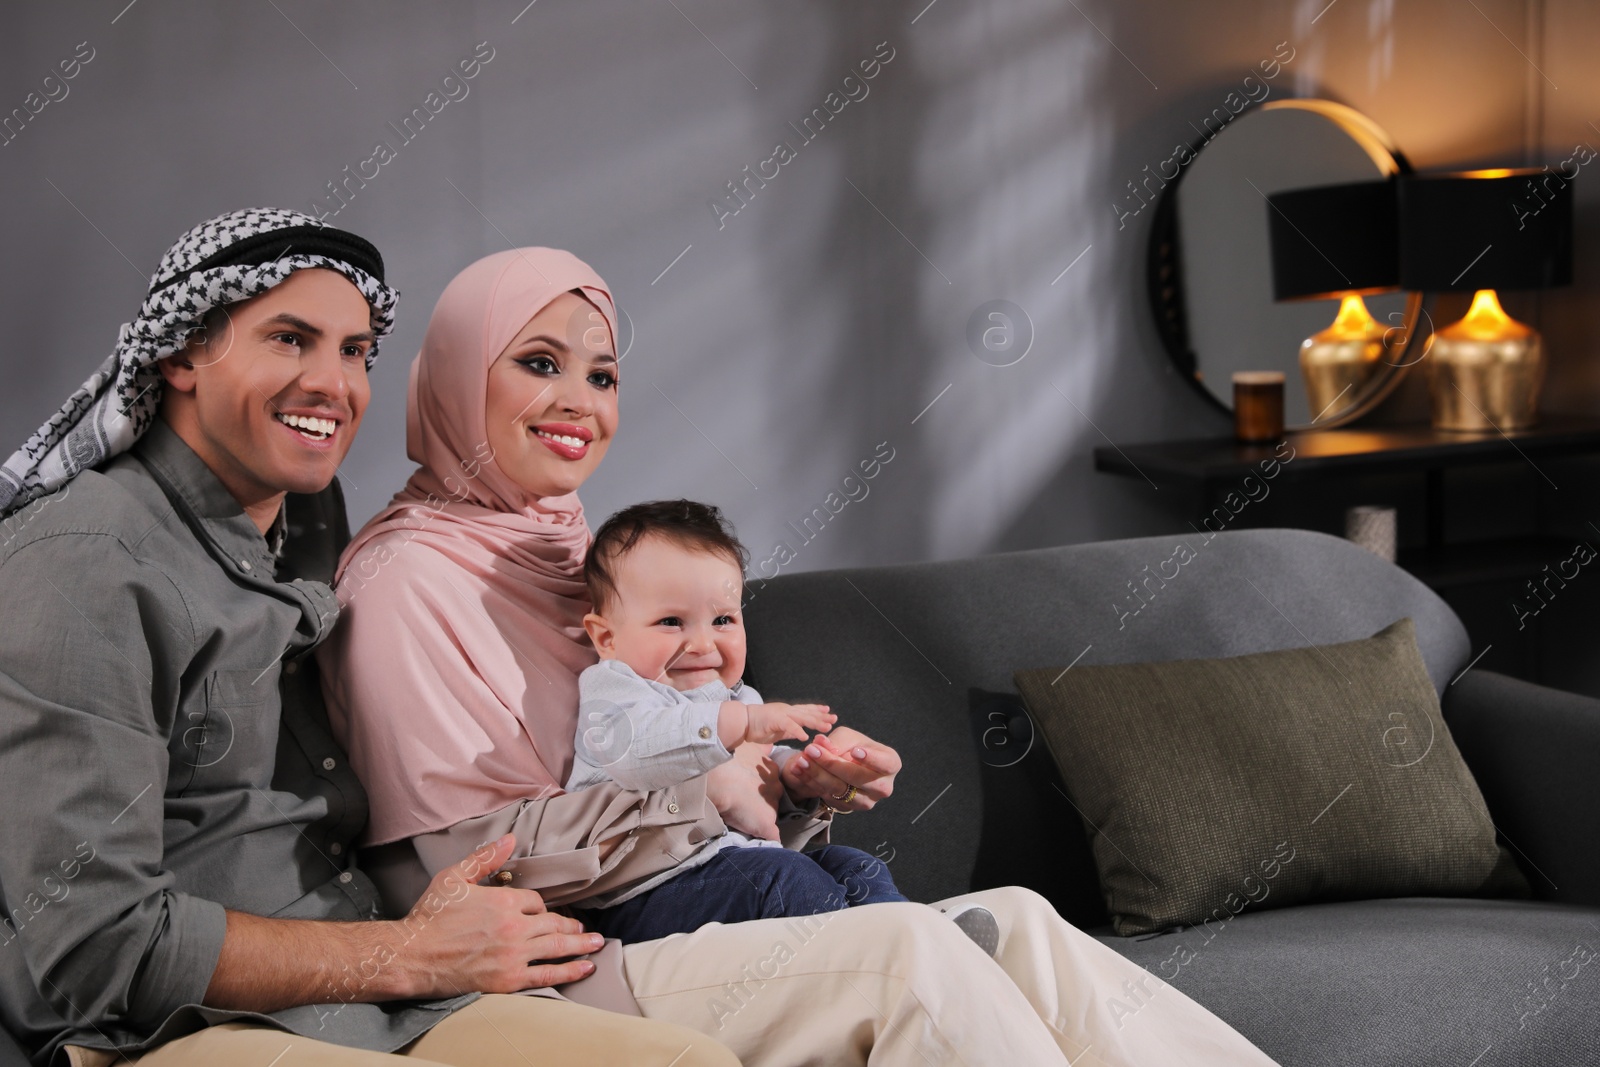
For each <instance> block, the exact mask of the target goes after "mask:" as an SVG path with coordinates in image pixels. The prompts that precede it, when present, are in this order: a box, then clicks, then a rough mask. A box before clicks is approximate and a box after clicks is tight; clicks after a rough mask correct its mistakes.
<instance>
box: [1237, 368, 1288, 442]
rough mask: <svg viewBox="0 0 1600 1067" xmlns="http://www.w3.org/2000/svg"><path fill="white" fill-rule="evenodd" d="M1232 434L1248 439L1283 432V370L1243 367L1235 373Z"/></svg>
mask: <svg viewBox="0 0 1600 1067" xmlns="http://www.w3.org/2000/svg"><path fill="white" fill-rule="evenodd" d="M1233 436H1234V438H1235V439H1236V440H1238V441H1241V442H1246V443H1257V442H1261V441H1276V440H1278V439H1279V438H1281V437H1282V436H1283V372H1282V371H1276V370H1242V371H1235V372H1234V375H1233Z"/></svg>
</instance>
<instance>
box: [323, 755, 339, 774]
mask: <svg viewBox="0 0 1600 1067" xmlns="http://www.w3.org/2000/svg"><path fill="white" fill-rule="evenodd" d="M336 766H338V763H337V761H336V760H335V759H334V758H333V757H332V756H329V757H328V758H326V759H324V760H323V761H322V769H323V770H325V771H331V770H333V768H334V767H336Z"/></svg>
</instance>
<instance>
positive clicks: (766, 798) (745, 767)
mask: <svg viewBox="0 0 1600 1067" xmlns="http://www.w3.org/2000/svg"><path fill="white" fill-rule="evenodd" d="M770 748H771V746H769V745H749V744H745V745H740V746H739V747H738V748H736V749H734V750H733V759H731V760H729V761H728V762H727V763H724V764H722V765H721V766H720V767H716V768H713V769H712V771H711V773H710V774H708V775H707V776H706V798H707V799H708V800H710V801H711V804H712V806H713V807H715V808H716V809H717V812H718V814H720V815H721V816H722V821H723V822H725V823H727V824H728V826H729V828H730V829H734V830H738V831H739V832H740V833H743V834H749V835H750V836H751V837H760V838H765V839H766V840H768V841H777V840H779V837H778V797H779V795H780V793H781V791H782V788H783V785H782V783H781V782H780V781H779V780H778V774H777V767H776V764H774V763H773V761H772V759H771V757H770V756H768V754H767V753H768V751H769V749H770Z"/></svg>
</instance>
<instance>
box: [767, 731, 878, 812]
mask: <svg viewBox="0 0 1600 1067" xmlns="http://www.w3.org/2000/svg"><path fill="white" fill-rule="evenodd" d="M899 773H900V755H899V753H897V752H895V750H894V749H892V748H890V747H889V746H888V745H885V744H880V743H879V742H877V741H874V740H872V738H870V737H868V736H867V735H866V734H864V733H861V732H860V731H859V730H852V729H850V728H849V727H848V726H839V727H835V728H834V730H833V732H832V733H830V734H828V735H827V736H826V737H822V736H818V737H816V738H813V739H812V742H811V744H809V745H807V746H806V747H805V750H804V751H803V752H801V753H800V754H799V755H798V756H795V757H794V758H793V759H791V760H790V761H789V762H788V763H786V764H784V767H783V784H784V788H786V789H788V790H789V796H791V797H793V798H794V799H795V800H796V801H805V800H811V799H818V798H820V799H821V800H822V802H823V803H824V804H826V805H828V806H829V807H831V808H835V809H837V810H839V811H868V810H870V809H871V808H873V807H874V806H876V805H877V803H878V801H880V800H883V799H885V798H887V797H888V796H889V794H890V793H893V792H894V779H895V775H897V774H899ZM851 786H855V787H856V795H855V796H854V797H852V798H851V799H850V803H848V804H846V803H844V801H843V798H844V797H845V796H846V795H848V793H849V791H850V787H851Z"/></svg>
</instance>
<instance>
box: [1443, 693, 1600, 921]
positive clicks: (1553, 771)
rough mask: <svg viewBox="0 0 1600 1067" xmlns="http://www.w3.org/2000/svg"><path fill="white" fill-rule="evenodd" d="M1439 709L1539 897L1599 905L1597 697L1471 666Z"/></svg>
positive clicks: (1599, 707)
mask: <svg viewBox="0 0 1600 1067" xmlns="http://www.w3.org/2000/svg"><path fill="white" fill-rule="evenodd" d="M1443 710H1444V717H1445V722H1446V723H1447V724H1448V725H1449V727H1450V734H1451V736H1452V737H1453V738H1454V739H1455V742H1456V746H1457V747H1458V748H1459V749H1460V750H1461V755H1462V757H1463V758H1464V759H1465V760H1466V762H1467V766H1468V767H1469V768H1471V770H1472V774H1473V776H1474V777H1475V778H1477V780H1478V787H1479V788H1480V789H1482V790H1483V799H1484V801H1485V802H1486V803H1487V804H1488V805H1489V814H1490V815H1491V816H1492V817H1493V819H1494V821H1495V826H1496V827H1497V828H1498V829H1499V831H1500V834H1501V837H1502V839H1503V840H1505V841H1506V843H1507V844H1508V845H1510V847H1511V852H1512V854H1513V855H1514V856H1516V858H1517V862H1518V864H1519V865H1520V866H1521V867H1522V869H1523V871H1524V873H1526V874H1527V876H1528V881H1529V883H1530V884H1531V885H1532V886H1533V892H1534V895H1535V896H1536V897H1539V898H1541V899H1545V900H1557V901H1562V902H1565V903H1571V904H1591V905H1592V904H1600V849H1597V848H1596V847H1595V842H1594V827H1595V826H1597V825H1600V773H1597V771H1600V700H1595V699H1593V698H1592V697H1586V696H1580V695H1578V694H1576V693H1567V692H1563V691H1561V690H1559V689H1549V688H1546V687H1545V686H1542V685H1535V684H1533V683H1532V682H1524V681H1521V680H1519V679H1516V678H1510V677H1507V676H1506V675H1503V674H1495V673H1494V672H1492V671H1468V672H1467V673H1466V674H1465V675H1463V676H1462V677H1461V678H1459V679H1458V680H1457V681H1456V682H1454V683H1453V684H1452V685H1450V686H1449V687H1447V688H1446V689H1445V692H1444V702H1443Z"/></svg>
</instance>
